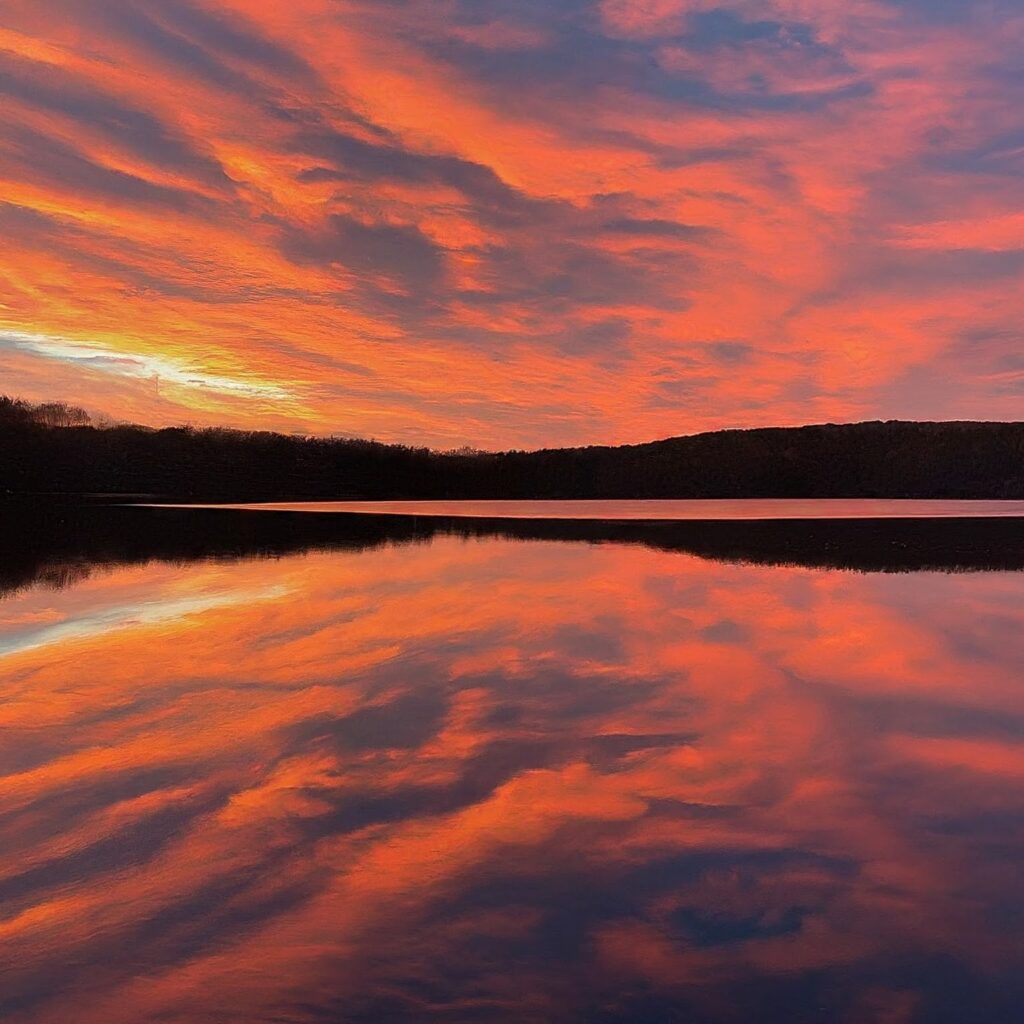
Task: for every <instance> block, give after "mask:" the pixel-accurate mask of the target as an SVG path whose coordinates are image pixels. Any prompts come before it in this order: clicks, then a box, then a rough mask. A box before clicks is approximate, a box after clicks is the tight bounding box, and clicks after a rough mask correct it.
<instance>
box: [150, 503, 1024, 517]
mask: <svg viewBox="0 0 1024 1024" xmlns="http://www.w3.org/2000/svg"><path fill="white" fill-rule="evenodd" d="M151 507H155V508H161V507H163V508H204V507H208V506H202V505H199V506H195V505H193V506H189V505H178V506H175V505H164V506H161V505H155V506H151ZM218 507H220V508H228V509H248V510H253V511H256V510H258V511H264V512H293V511H295V512H298V511H301V512H335V513H338V512H342V513H359V514H373V515H401V516H409V515H420V516H451V517H458V518H463V517H469V518H476V519H480V518H484V519H487V518H491V517H498V518H501V519H598V520H603V521H605V522H607V521H608V520H622V519H627V520H628V519H639V520H645V521H652V520H654V521H664V520H706V519H711V520H717V521H722V520H733V519H744V520H745V519H959V518H992V517H1003V516H1010V517H1015V518H1020V517H1022V516H1024V501H992V500H976V499H975V500H953V499H948V498H939V499H928V500H921V499H916V498H914V499H909V498H742V499H736V498H696V499H684V500H675V499H664V498H648V499H631V500H626V499H616V500H611V501H596V500H590V499H585V498H584V499H575V500H571V501H503V500H472V501H297V502H262V503H259V504H241V505H239V504H235V505H221V506H218Z"/></svg>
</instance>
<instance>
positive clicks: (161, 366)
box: [0, 330, 293, 401]
mask: <svg viewBox="0 0 1024 1024" xmlns="http://www.w3.org/2000/svg"><path fill="white" fill-rule="evenodd" d="M0 345H7V346H9V347H13V348H16V349H20V350H21V351H23V352H31V353H32V354H33V355H38V356H43V357H45V358H47V359H57V360H60V361H61V362H64V363H70V364H72V365H75V366H80V367H82V368H84V369H92V370H98V371H100V372H101V373H109V374H114V375H116V376H119V377H133V378H136V379H139V380H153V381H156V382H157V383H158V384H171V385H173V386H175V387H186V388H202V389H206V390H210V391H219V392H222V393H224V394H229V395H237V396H239V397H242V398H253V399H259V398H262V399H273V400H276V401H284V400H287V399H290V398H292V397H293V395H292V393H291V392H290V391H288V389H287V388H284V387H281V385H280V384H274V383H271V382H270V381H261V380H249V379H244V378H238V377H225V376H222V375H221V374H216V373H205V372H204V371H202V370H196V369H193V368H192V367H191V366H189V365H188V364H187V363H184V362H180V361H178V360H174V359H169V358H167V357H166V356H154V355H143V354H139V353H127V352H118V351H116V350H115V349H111V348H106V347H104V346H101V345H93V344H88V343H86V342H82V341H72V340H71V339H69V338H59V337H52V336H50V335H47V334H30V333H28V332H24V331H11V330H0Z"/></svg>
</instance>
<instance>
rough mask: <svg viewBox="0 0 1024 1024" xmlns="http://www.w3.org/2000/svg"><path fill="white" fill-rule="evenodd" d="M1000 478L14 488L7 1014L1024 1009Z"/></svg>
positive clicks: (2, 913)
mask: <svg viewBox="0 0 1024 1024" xmlns="http://www.w3.org/2000/svg"><path fill="white" fill-rule="evenodd" d="M672 504H675V503H672ZM958 507H959V508H960V510H961V511H960V512H959V513H957V514H953V515H950V514H949V513H948V511H942V510H932V511H927V510H924V509H922V508H920V507H919V508H918V509H917V510H910V509H906V508H904V509H903V512H901V513H900V514H899V515H896V516H895V517H887V516H886V514H885V513H880V514H879V515H878V516H873V517H872V516H868V517H864V516H863V515H862V516H859V517H858V516H856V515H854V514H853V513H852V512H850V511H849V510H847V511H846V512H845V513H844V514H842V515H840V516H819V515H814V516H812V517H811V518H809V519H808V518H806V510H805V515H804V516H799V517H793V516H790V515H784V516H782V517H781V518H780V517H777V516H776V517H774V518H772V517H763V516H760V515H757V516H751V517H748V518H740V519H736V518H732V519H726V518H722V519H720V520H718V521H714V522H709V521H694V518H693V517H690V518H689V519H687V518H686V517H681V516H680V517H673V516H669V515H668V514H667V510H665V511H664V512H661V513H659V514H658V515H653V516H650V519H651V521H649V522H648V521H644V520H642V519H636V518H635V517H629V516H624V515H616V514H615V510H614V509H613V508H609V509H603V510H598V512H597V513H595V512H594V511H593V510H588V516H590V517H591V518H572V517H570V518H565V517H564V516H559V515H554V514H551V515H545V514H541V515H540V516H537V515H528V516H525V518H510V519H507V520H504V519H502V518H501V517H499V516H495V515H494V514H493V510H492V511H491V512H490V513H488V512H480V511H479V510H476V511H477V512H478V516H477V517H476V518H474V517H467V516H465V515H464V514H463V515H458V514H456V513H458V512H460V511H462V512H465V511H468V510H466V509H461V510H455V511H454V512H453V510H451V509H444V508H441V509H437V508H435V509H433V510H428V511H424V509H422V508H418V509H417V510H416V511H417V513H418V514H417V515H416V516H410V515H395V514H392V515H385V514H345V515H340V514H339V515H309V514H307V513H305V512H303V511H302V510H300V509H299V508H298V507H294V506H293V507H290V508H288V509H283V510H280V511H247V510H242V509H237V508H235V509H211V508H204V509H173V508H128V507H118V508H108V507H94V506H76V505H66V506H59V505H58V506H53V507H49V506H43V507H29V508H26V507H24V506H23V507H20V508H16V509H10V508H9V509H7V510H6V511H4V510H3V509H0V527H2V529H0V688H2V690H0V692H2V697H3V699H2V702H0V719H2V729H3V743H2V745H0V788H2V796H0V851H2V853H3V856H2V857H0V901H2V902H0V963H2V964H3V979H2V983H0V1019H2V1020H3V1021H5V1024H6V1022H12V1024H53V1022H56V1021H74V1022H75V1024H145V1022H161V1024H251V1022H257V1021H258V1022H269V1021H273V1022H278V1024H280V1022H304V1024H306V1022H309V1024H327V1022H337V1021H342V1022H419V1021H444V1022H459V1024H463V1022H464V1024H470V1022H476V1021H494V1022H556V1021H585V1022H600V1024H613V1022H614V1024H618V1022H651V1024H654V1022H658V1024H661V1022H676V1021H679V1022H684V1021H685V1022H687V1024H719V1022H721V1024H805V1022H806V1024H810V1022H818V1024H946V1022H948V1024H965V1022H971V1024H1009V1022H1011V1021H1015V1020H1018V1019H1020V1011H1021V1007H1022V1006H1024V940H1022V930H1021V926H1020V921H1021V917H1022V912H1024V877H1022V871H1021V866H1020V865H1021V863H1022V862H1024V785H1022V784H1024V572H1022V571H1021V569H1024V520H1022V519H1019V518H1013V517H1011V516H1007V515H1005V514H1003V513H1005V511H1007V510H1006V508H1005V506H1001V509H1000V510H996V511H995V512H993V511H991V510H989V511H988V512H985V511H981V512H980V514H979V512H973V513H968V512H967V510H966V509H965V508H963V506H960V505H958ZM372 511H374V512H377V513H379V512H381V511H382V510H381V509H380V508H379V507H375V508H374V509H373V510H372ZM406 511H409V510H408V509H407V510H406ZM540 511H541V513H544V509H541V510H540ZM554 511H555V510H552V512H554ZM563 511H564V510H563ZM954 511H955V510H954ZM428 512H429V514H428ZM602 513H603V514H602ZM972 514H973V515H975V516H978V517H977V518H971V517H970V516H971V515H972ZM673 518H679V519H680V521H678V522H672V521H669V520H671V519H673ZM696 519H697V520H700V519H701V517H699V516H698V517H696Z"/></svg>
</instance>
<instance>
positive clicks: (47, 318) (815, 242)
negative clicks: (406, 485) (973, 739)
mask: <svg viewBox="0 0 1024 1024" xmlns="http://www.w3.org/2000/svg"><path fill="white" fill-rule="evenodd" d="M1022 54H1024V5H1022V4H1021V2H1020V0H366V2H360V0H353V2H346V0H190V2H186V0H0V239H2V247H3V248H2V257H0V391H2V392H7V393H10V394H15V395H20V396H23V397H25V398H29V399H33V400H41V399H54V398H59V399H65V400H70V401H73V402H76V403H80V404H82V405H84V406H86V407H87V408H88V409H90V410H91V411H93V412H96V413H103V414H106V415H108V416H111V417H113V418H115V419H128V420H134V421H139V422H145V423H151V424H154V425H160V424H168V423H181V422H193V423H197V424H206V423H222V424H228V425H234V426H241V427H261V428H263V427H266V428H273V429H280V430H288V431H291V430H298V431H308V432H315V433H322V434H332V433H338V434H346V435H361V436H372V437H377V438H380V439H382V440H388V441H402V442H416V443H426V444H430V445H434V446H439V447H452V446H458V445H462V444H472V445H476V446H480V447H536V446H541V445H554V444H579V443H588V442H600V443H623V442H632V441H642V440H649V439H652V438H656V437H664V436H668V435H674V434H682V433H691V432H694V431H698V430H705V429H715V428H719V427H727V426H760V425H768V424H783V425H784V424H796V423H807V422H821V421H826V420H833V421H846V420H858V419H873V418H895V417H899V418H915V419H920V418H927V419H951V418H967V419H1020V418H1022V410H1024V347H1022V344H1021V342H1022V335H1024V327H1022V324H1024V287H1022V283H1024V281H1022V278H1024V57H1022Z"/></svg>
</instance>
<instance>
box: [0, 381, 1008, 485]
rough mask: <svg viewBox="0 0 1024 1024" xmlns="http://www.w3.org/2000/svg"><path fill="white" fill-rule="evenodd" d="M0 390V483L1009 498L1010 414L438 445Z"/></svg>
mask: <svg viewBox="0 0 1024 1024" xmlns="http://www.w3.org/2000/svg"><path fill="white" fill-rule="evenodd" d="M87 420H88V418H87V417H85V414H84V413H82V412H81V410H76V409H68V408H67V407H65V406H62V405H60V404H59V403H51V404H49V405H47V406H30V405H28V404H26V403H22V402H17V401H14V400H11V399H3V398H0V493H4V492H6V493H9V494H77V493H101V494H147V495H160V496H164V497H168V498H181V499H193V500H211V501H215V500H228V499H237V500H243V499H245V500H259V499H301V498H339V499H341V498H743V497H764V498H769V497H776V498H813V497H822V498H824V497H848V498H855V497H878V498H1024V423H974V422H964V423H957V422H950V423H914V422H902V421H889V422H872V423H853V424H843V425H835V424H826V425H821V426H808V427H791V428H767V429H758V430H725V431H719V432H715V433H707V434H696V435H694V436H691V437H676V438H671V439H669V440H665V441H655V442H652V443H650V444H641V445H630V446H624V447H621V448H604V447H591V448H560V449H548V450H543V451H537V452H518V451H514V452H502V453H496V454H491V453H479V454H473V453H470V454H466V453H439V452H432V451H430V450H428V449H426V448H410V447H405V446H400V445H384V444H378V443H376V442H371V441H358V440H355V441H353V440H337V439H327V438H313V437H297V436H286V435H282V434H274V433H269V432H260V431H254V432H250V431H238V430H224V429H194V428H191V427H175V428H169V429H163V430H153V429H150V428H147V427H139V426H115V427H105V428H101V427H96V426H93V425H92V424H90V423H88V421H87Z"/></svg>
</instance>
